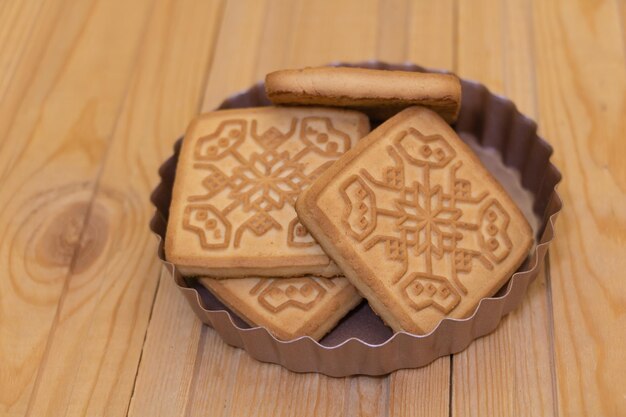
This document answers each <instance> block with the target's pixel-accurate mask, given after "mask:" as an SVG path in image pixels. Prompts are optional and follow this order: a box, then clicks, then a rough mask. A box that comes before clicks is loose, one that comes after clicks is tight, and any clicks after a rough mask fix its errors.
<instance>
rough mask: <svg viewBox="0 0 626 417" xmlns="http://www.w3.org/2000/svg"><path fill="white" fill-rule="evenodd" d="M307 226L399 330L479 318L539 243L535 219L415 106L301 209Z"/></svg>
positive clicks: (350, 158) (313, 190)
mask: <svg viewBox="0 0 626 417" xmlns="http://www.w3.org/2000/svg"><path fill="white" fill-rule="evenodd" d="M296 210H297V212H298V215H299V217H300V219H301V221H302V222H303V223H304V224H305V226H306V227H307V228H308V230H309V231H310V232H311V234H312V235H313V236H314V237H315V238H316V239H317V241H318V242H320V244H321V245H322V247H323V248H324V250H325V251H326V252H327V253H328V254H329V255H330V256H331V257H332V258H333V259H334V260H335V262H337V264H338V265H339V266H340V268H341V269H342V270H343V272H344V274H345V276H346V277H347V278H348V279H350V281H351V282H352V283H353V284H354V285H355V286H356V287H357V289H358V290H359V291H360V292H361V294H362V295H363V296H364V297H365V298H367V299H368V301H369V303H370V305H371V307H372V308H373V309H374V311H376V313H377V314H379V315H380V316H381V317H382V318H383V320H384V321H385V322H386V323H387V324H388V325H390V326H391V327H392V328H393V329H394V330H396V331H400V330H405V331H408V332H410V333H414V334H425V333H428V332H430V331H432V330H433V329H434V328H435V327H436V326H437V324H438V323H439V322H440V321H441V320H442V319H443V318H446V317H452V318H464V317H467V316H468V315H470V314H472V313H473V311H474V309H475V307H476V306H477V304H478V302H479V301H480V300H481V299H482V298H483V297H489V296H491V295H493V294H494V293H496V292H497V291H498V289H499V288H501V287H502V285H503V284H504V283H505V282H506V281H507V280H508V279H509V277H510V276H511V274H512V273H513V272H515V270H516V269H517V268H518V267H519V265H520V264H521V263H522V262H523V261H524V259H525V258H526V256H527V255H528V251H529V249H530V246H531V244H532V241H533V236H532V231H531V228H530V226H529V225H528V222H527V221H526V219H525V218H524V216H523V215H522V213H521V212H520V210H519V209H518V208H517V206H516V205H515V203H514V202H513V201H512V200H511V198H510V197H509V196H508V195H507V194H506V192H505V191H504V189H503V188H502V187H501V185H500V184H499V183H498V182H497V180H495V179H494V178H493V177H492V176H491V174H490V173H489V172H488V171H487V170H486V169H485V168H484V167H483V166H482V164H481V163H480V161H479V160H478V158H477V157H476V156H475V155H474V153H473V152H472V151H471V150H470V149H469V147H468V146H467V145H465V144H464V143H463V142H462V141H461V140H460V139H459V137H458V136H457V135H456V133H455V132H454V131H453V130H452V128H451V127H450V126H448V124H446V122H445V121H444V120H443V119H441V118H440V117H439V116H438V115H437V114H436V113H434V112H432V111H430V110H428V109H425V108H422V107H411V108H408V109H406V110H404V111H402V112H401V113H399V114H398V115H396V116H395V117H393V118H392V119H389V120H388V121H387V122H385V123H384V124H382V125H381V126H380V127H378V128H377V129H375V130H374V131H372V132H371V133H370V134H369V135H368V136H367V137H365V138H363V139H362V140H361V141H360V142H359V143H358V144H357V145H356V146H355V148H353V149H352V150H351V151H350V152H348V153H346V154H345V155H344V156H343V157H341V158H340V159H339V160H338V161H337V162H336V163H335V164H334V165H333V166H332V167H331V168H330V169H329V170H328V171H326V172H325V173H323V174H322V175H321V176H320V177H319V178H318V179H317V180H316V181H315V183H313V185H312V186H311V187H309V188H308V190H307V191H305V192H304V193H302V194H301V195H300V197H299V199H298V201H297V202H296Z"/></svg>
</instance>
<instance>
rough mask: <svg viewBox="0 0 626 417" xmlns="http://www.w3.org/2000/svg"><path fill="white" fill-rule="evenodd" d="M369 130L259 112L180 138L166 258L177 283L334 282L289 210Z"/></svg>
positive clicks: (217, 119)
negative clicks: (305, 278)
mask: <svg viewBox="0 0 626 417" xmlns="http://www.w3.org/2000/svg"><path fill="white" fill-rule="evenodd" d="M368 131H369V122H368V119H367V117H366V116H365V115H363V114H361V113H358V112H354V111H348V110H336V109H323V108H306V109H305V108H276V107H262V108H254V109H252V108H250V109H238V110H225V111H217V112H213V113H207V114H204V115H201V116H199V117H198V118H196V119H195V120H194V121H193V122H192V123H191V125H190V127H189V129H188V131H187V134H186V135H185V138H184V140H183V145H182V149H181V152H180V157H179V160H178V165H177V168H176V179H175V183H174V188H173V192H172V203H171V206H170V212H169V221H168V228H167V235H166V240H165V255H166V258H167V260H168V261H170V262H172V263H174V264H175V265H176V266H177V267H178V268H179V269H180V271H181V273H182V274H184V275H206V276H212V277H220V278H222V277H245V276H271V277H278V276H287V277H289V276H298V275H304V274H313V275H319V276H335V275H338V274H339V273H340V271H339V269H338V268H337V265H336V264H334V263H333V262H332V261H331V260H330V259H329V258H328V256H327V255H326V254H325V253H324V252H323V251H322V249H321V248H320V247H319V245H318V244H317V243H316V242H315V240H314V239H313V238H312V237H311V235H310V234H309V233H308V231H307V230H306V228H305V227H304V226H303V225H301V224H300V222H299V220H298V218H297V216H296V212H295V210H294V207H293V205H294V203H295V201H296V198H297V196H298V195H299V194H300V192H301V191H302V190H303V189H305V188H306V187H308V186H309V184H310V183H311V182H312V181H313V180H314V179H315V178H317V176H319V175H320V174H321V173H322V172H323V171H324V170H325V169H326V168H327V167H328V166H329V165H331V164H332V163H333V161H335V160H336V159H337V158H338V157H339V156H341V155H343V153H344V152H346V151H347V150H348V149H350V148H351V147H352V146H353V145H354V144H355V143H356V141H357V140H358V139H359V138H361V137H362V136H364V135H365V134H366V133H367V132H368Z"/></svg>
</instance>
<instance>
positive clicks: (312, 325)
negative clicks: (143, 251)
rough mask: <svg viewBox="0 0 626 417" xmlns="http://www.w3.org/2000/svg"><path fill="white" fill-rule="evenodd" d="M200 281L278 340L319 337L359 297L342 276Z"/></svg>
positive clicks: (330, 327) (232, 307)
mask: <svg viewBox="0 0 626 417" xmlns="http://www.w3.org/2000/svg"><path fill="white" fill-rule="evenodd" d="M200 283H201V284H202V285H203V286H205V287H206V288H207V289H209V291H211V292H212V293H213V294H214V295H215V296H216V297H217V298H219V299H220V300H221V301H222V302H223V303H224V304H225V305H226V306H228V308H230V309H231V310H233V311H234V312H235V313H237V315H238V316H239V317H241V318H242V319H243V320H245V321H246V322H247V323H248V324H250V325H253V326H254V325H258V326H263V327H265V328H266V329H268V330H269V332H270V333H272V334H273V335H274V336H276V337H277V338H278V339H282V340H291V339H295V338H297V337H300V336H311V337H312V338H313V339H315V340H319V339H321V338H322V337H323V336H324V335H325V334H326V333H328V332H329V331H330V330H332V329H333V327H335V325H336V324H337V323H338V322H339V320H341V318H343V316H345V315H346V314H347V313H348V312H349V311H350V310H352V309H353V308H354V307H356V306H357V305H358V304H359V302H360V301H361V296H360V295H359V294H358V292H357V291H356V289H355V288H354V287H353V286H352V285H351V284H350V282H349V281H348V280H347V279H345V278H343V277H337V278H332V279H329V278H319V277H312V276H305V277H299V278H281V279H273V278H232V279H211V278H200Z"/></svg>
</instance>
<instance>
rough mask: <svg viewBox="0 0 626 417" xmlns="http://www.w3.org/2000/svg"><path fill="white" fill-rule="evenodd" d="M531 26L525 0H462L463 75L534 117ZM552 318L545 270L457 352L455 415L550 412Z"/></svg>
mask: <svg viewBox="0 0 626 417" xmlns="http://www.w3.org/2000/svg"><path fill="white" fill-rule="evenodd" d="M476 28H481V30H476ZM531 30H532V28H531V27H530V8H529V4H528V2H527V1H523V0H521V1H514V2H500V1H499V0H495V1H491V0H486V1H482V2H481V4H472V5H469V4H467V3H465V2H460V3H459V44H458V53H459V58H458V67H459V68H458V70H459V73H460V75H461V76H464V77H468V78H471V79H476V80H479V81H481V82H483V83H485V84H486V85H487V86H488V87H489V88H491V89H493V90H495V91H497V92H500V93H503V94H504V95H506V96H508V97H510V98H511V99H512V100H514V101H515V103H516V105H517V106H518V107H519V108H520V109H521V110H522V111H524V112H526V113H527V114H528V115H529V116H531V117H534V116H535V115H536V110H535V96H534V94H535V93H534V73H533V65H534V57H533V54H532V35H531ZM477 57H481V58H480V59H477ZM549 318H550V309H549V306H548V304H547V295H546V281H545V277H544V275H543V274H542V275H541V276H540V277H539V278H538V279H537V280H536V281H535V282H534V283H533V285H532V286H531V287H530V289H529V291H528V294H527V295H526V297H525V299H524V301H523V303H522V305H521V306H520V307H519V308H518V309H516V310H515V311H513V312H512V313H511V314H509V315H508V316H507V317H505V318H504V319H503V321H502V323H501V324H500V326H499V327H498V329H497V330H496V331H495V332H494V333H493V334H491V335H489V336H487V337H484V338H482V339H479V340H477V341H475V342H474V343H473V344H472V345H470V347H469V348H468V349H467V350H465V351H464V352H461V353H460V354H457V355H454V366H453V379H452V383H453V387H452V390H453V392H452V414H453V415H455V416H465V415H467V416H473V415H476V416H479V415H486V414H492V415H501V416H507V415H510V416H519V415H541V416H546V415H547V416H549V415H553V414H554V413H553V412H554V401H555V399H554V397H553V388H552V387H553V384H552V374H551V370H552V362H551V351H552V340H551V337H550V334H549V330H548V329H549V323H550V321H549Z"/></svg>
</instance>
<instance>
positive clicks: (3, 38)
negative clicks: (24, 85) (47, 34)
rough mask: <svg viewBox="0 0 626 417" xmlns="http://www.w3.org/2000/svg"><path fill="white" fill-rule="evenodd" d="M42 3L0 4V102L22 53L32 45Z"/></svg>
mask: <svg viewBox="0 0 626 417" xmlns="http://www.w3.org/2000/svg"><path fill="white" fill-rule="evenodd" d="M42 5H43V1H40V0H26V1H6V2H2V3H0V68H1V69H2V70H1V71H0V100H2V97H4V93H5V92H6V90H7V88H8V86H9V83H10V82H11V78H12V77H13V75H14V74H15V71H16V69H17V68H18V65H19V62H20V60H21V58H22V56H23V54H24V51H25V50H26V49H27V48H28V47H29V46H31V45H32V44H33V42H32V41H31V35H32V33H33V30H34V28H35V25H36V24H37V18H38V17H39V16H40V12H41V8H42Z"/></svg>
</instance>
